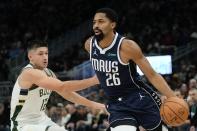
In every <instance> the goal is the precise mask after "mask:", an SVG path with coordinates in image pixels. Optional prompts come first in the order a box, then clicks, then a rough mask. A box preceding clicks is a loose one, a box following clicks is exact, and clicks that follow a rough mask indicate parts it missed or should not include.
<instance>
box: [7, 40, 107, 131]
mask: <svg viewBox="0 0 197 131" xmlns="http://www.w3.org/2000/svg"><path fill="white" fill-rule="evenodd" d="M27 51H28V58H29V64H28V65H27V66H25V67H24V68H23V69H22V71H21V73H20V75H19V76H18V78H17V80H16V83H15V85H14V89H13V92H12V99H11V116H10V119H11V131H66V130H65V129H64V128H63V127H59V126H58V125H57V124H55V123H54V122H52V121H51V119H50V118H48V117H47V115H46V114H45V110H46V104H47V102H48V99H49V96H50V94H51V92H52V91H56V92H57V93H58V94H60V95H61V96H62V97H64V98H65V99H67V100H69V101H71V102H74V103H78V104H81V105H85V106H89V107H92V108H97V109H104V108H105V106H104V105H103V104H100V103H96V102H93V101H90V100H88V99H86V98H84V97H82V96H80V95H78V94H77V93H74V92H73V91H77V90H81V89H83V88H85V87H88V86H92V85H95V84H98V80H97V78H96V77H92V78H89V79H84V80H75V81H64V82H63V81H60V80H58V79H56V76H55V74H54V73H53V72H52V71H51V70H50V69H48V68H47V65H48V46H47V43H46V42H43V41H32V42H30V43H29V45H28V50H27Z"/></svg>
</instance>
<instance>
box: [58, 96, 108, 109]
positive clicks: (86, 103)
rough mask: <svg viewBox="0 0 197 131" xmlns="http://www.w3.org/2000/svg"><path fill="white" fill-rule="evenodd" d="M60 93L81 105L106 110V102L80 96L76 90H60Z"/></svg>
mask: <svg viewBox="0 0 197 131" xmlns="http://www.w3.org/2000/svg"><path fill="white" fill-rule="evenodd" d="M58 94H60V95H61V96H62V97H63V98H64V99H66V100H68V101H70V102H73V103H76V104H79V105H84V106H87V107H90V108H94V109H100V110H105V105H104V104H101V103H98V102H94V101H91V100H88V99H87V98H85V97H83V96H80V95H79V94H77V93H76V92H58Z"/></svg>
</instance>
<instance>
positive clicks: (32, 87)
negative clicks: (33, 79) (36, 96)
mask: <svg viewBox="0 0 197 131" xmlns="http://www.w3.org/2000/svg"><path fill="white" fill-rule="evenodd" d="M36 88H38V86H37V85H36V84H33V85H32V86H31V87H30V88H29V91H32V90H34V89H36Z"/></svg>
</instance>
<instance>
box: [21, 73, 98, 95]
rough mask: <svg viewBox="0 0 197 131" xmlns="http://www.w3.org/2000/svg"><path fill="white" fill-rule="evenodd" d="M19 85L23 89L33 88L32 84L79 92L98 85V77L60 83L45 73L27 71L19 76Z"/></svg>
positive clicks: (51, 88) (56, 89) (55, 89)
mask: <svg viewBox="0 0 197 131" xmlns="http://www.w3.org/2000/svg"><path fill="white" fill-rule="evenodd" d="M19 84H20V85H21V87H23V88H28V87H31V85H32V84H35V85H38V86H40V87H43V88H46V89H49V90H53V91H57V92H67V91H78V90H82V89H85V88H87V87H89V86H93V85H96V84H98V79H97V77H96V76H94V77H91V78H88V79H84V80H72V81H64V82H63V81H60V80H58V79H56V78H52V77H48V76H47V75H46V74H45V73H44V72H43V71H41V70H38V69H25V70H24V71H23V72H22V73H21V75H20V76H19Z"/></svg>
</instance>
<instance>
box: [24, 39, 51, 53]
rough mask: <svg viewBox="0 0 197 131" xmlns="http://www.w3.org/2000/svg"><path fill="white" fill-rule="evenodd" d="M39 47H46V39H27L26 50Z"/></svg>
mask: <svg viewBox="0 0 197 131" xmlns="http://www.w3.org/2000/svg"><path fill="white" fill-rule="evenodd" d="M39 47H48V43H47V42H46V41H42V40H32V41H29V42H28V45H27V51H30V50H32V49H36V48H39Z"/></svg>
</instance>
